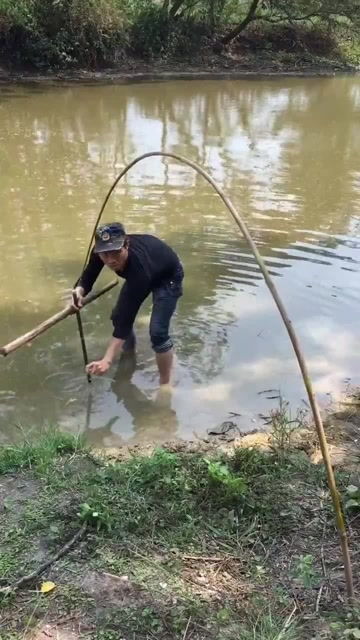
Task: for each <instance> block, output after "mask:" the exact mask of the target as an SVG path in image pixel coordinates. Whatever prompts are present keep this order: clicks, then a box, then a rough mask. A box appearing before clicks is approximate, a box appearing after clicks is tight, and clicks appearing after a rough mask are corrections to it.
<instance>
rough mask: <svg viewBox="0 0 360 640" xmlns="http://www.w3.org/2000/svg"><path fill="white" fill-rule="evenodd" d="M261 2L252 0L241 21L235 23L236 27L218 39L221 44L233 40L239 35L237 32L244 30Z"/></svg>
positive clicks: (253, 17)
mask: <svg viewBox="0 0 360 640" xmlns="http://www.w3.org/2000/svg"><path fill="white" fill-rule="evenodd" d="M261 2H262V0H252V3H251V5H250V8H249V11H248V14H247V16H246V17H245V18H244V20H243V21H242V22H240V24H238V25H237V27H235V29H233V30H232V31H230V32H229V33H227V34H226V36H224V37H223V38H222V39H221V40H220V42H221V44H223V45H227V44H229V43H230V42H231V41H232V40H234V38H236V37H237V36H238V35H239V33H241V32H242V31H244V29H245V28H246V27H247V26H248V24H249V22H252V21H253V20H254V19H255V14H256V11H257V8H258V6H259V4H260V3H261Z"/></svg>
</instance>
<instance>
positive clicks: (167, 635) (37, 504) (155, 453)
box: [0, 418, 360, 640]
mask: <svg viewBox="0 0 360 640" xmlns="http://www.w3.org/2000/svg"><path fill="white" fill-rule="evenodd" d="M337 419H343V418H337ZM332 423H333V421H332ZM329 427H330V424H329ZM337 432H338V426H337V427H336V430H334V431H331V428H330V429H329V428H328V433H329V440H332V441H333V446H337V445H335V440H336V439H337V435H338V434H337ZM342 444H344V442H343V438H342ZM317 451H318V447H317V443H316V436H315V434H314V432H313V430H312V429H310V430H309V429H300V430H297V431H296V432H293V431H292V430H291V424H290V422H289V423H286V424H284V425H283V430H282V435H281V433H279V430H278V428H277V429H276V428H273V429H272V430H271V431H270V433H269V434H263V433H261V434H259V433H254V434H248V435H244V436H243V437H240V438H238V439H236V441H234V442H232V443H221V444H220V445H219V444H218V443H217V442H211V443H206V442H202V443H201V442H198V443H185V442H180V441H179V442H176V443H175V442H172V443H167V444H163V445H162V446H161V448H158V447H155V448H152V449H151V450H148V451H146V450H145V448H143V449H140V450H139V448H136V447H135V448H133V449H132V450H129V449H128V451H127V455H124V451H122V452H121V455H118V456H117V457H115V458H114V452H112V454H111V455H110V458H111V459H110V460H109V456H106V457H105V456H104V455H103V453H100V452H97V451H94V450H92V449H88V448H86V447H85V446H84V444H83V443H82V442H81V440H79V439H77V438H74V437H73V436H69V435H67V434H62V433H60V432H58V431H56V430H54V431H51V432H47V433H44V434H42V435H41V436H40V437H39V439H38V440H37V442H36V443H35V444H31V443H29V442H25V443H24V444H22V445H19V446H13V447H10V446H4V447H2V448H0V504H1V510H2V512H3V513H5V514H6V518H2V519H1V521H0V535H1V539H2V548H1V551H0V573H1V585H3V587H4V586H5V587H6V585H11V584H14V582H15V581H16V580H17V579H18V578H19V577H20V576H22V575H24V574H27V573H28V572H29V571H30V570H31V571H32V570H34V569H36V568H38V567H39V566H41V564H42V562H43V561H44V560H46V559H47V558H49V557H50V558H51V556H54V554H55V553H57V552H58V551H59V549H61V548H63V546H64V545H66V544H67V543H68V542H69V539H70V538H71V537H73V536H74V535H75V536H76V535H77V533H78V532H79V531H80V530H83V534H82V535H81V537H79V538H78V540H77V541H76V543H75V544H74V545H73V547H72V548H71V549H70V550H69V551H68V552H67V553H66V555H64V557H63V558H62V559H59V560H57V561H56V562H53V563H52V564H51V565H50V567H49V568H48V569H47V570H46V571H44V572H43V573H42V574H41V575H39V576H38V577H35V578H33V579H32V580H31V581H30V582H29V583H27V584H25V585H23V586H22V587H21V588H20V589H19V590H18V591H17V592H16V593H15V592H14V593H12V592H11V590H10V593H8V594H7V595H4V596H3V597H2V600H1V601H0V638H1V640H20V639H21V640H23V639H24V638H25V639H26V640H48V638H49V637H50V638H52V637H54V638H55V637H56V638H60V639H62V638H64V639H65V637H66V638H70V639H71V640H78V639H79V638H82V637H87V638H91V640H118V639H119V638H120V637H121V638H127V637H131V638H135V640H143V639H144V638H148V637H149V633H150V632H151V633H152V634H154V635H155V637H156V638H157V640H170V639H172V638H174V639H175V638H182V637H186V636H187V634H189V637H190V635H191V637H192V638H194V640H205V639H209V640H215V639H216V640H218V638H220V637H221V638H223V639H224V640H231V639H232V640H233V638H234V637H238V635H239V637H240V633H241V634H242V635H241V638H244V640H248V639H250V638H253V637H259V640H260V639H261V640H263V639H264V640H265V639H268V638H270V637H271V638H273V637H277V635H278V634H280V633H281V634H282V635H281V638H282V640H302V638H305V637H307V638H311V637H316V638H323V639H326V640H327V639H329V640H330V639H331V640H333V639H334V640H345V638H347V639H348V638H352V637H354V638H355V637H356V635H355V632H357V631H356V630H357V629H358V619H359V617H358V615H359V612H358V610H356V609H354V610H353V609H348V608H347V606H346V604H345V602H346V597H345V585H344V580H343V572H342V570H341V569H339V567H341V554H340V551H339V543H338V537H337V533H336V530H335V528H334V521H333V514H332V508H331V501H330V496H329V492H328V490H327V485H326V478H325V473H324V468H323V465H322V464H321V459H319V458H316V457H314V455H315V454H316V452H317ZM359 459H360V458H358V461H359ZM358 461H357V467H356V468H355V469H354V468H350V469H349V468H348V463H349V460H348V459H347V456H346V454H345V456H343V457H342V460H341V461H338V462H337V463H336V468H337V480H338V486H339V489H340V492H341V494H342V497H343V499H345V500H346V491H347V489H346V487H347V486H348V485H349V484H354V483H357V482H358V483H359V484H360V476H359V464H358ZM334 464H335V463H334ZM299 522H301V528H300V530H299ZM358 525H359V517H358V515H357V512H356V514H355V516H354V518H353V517H352V516H351V515H349V514H348V531H349V535H350V547H351V552H352V554H353V562H354V576H355V587H356V591H357V593H358V590H359V589H360V584H359V580H358V578H359V573H358V569H359V568H360V567H358V564H359V558H358V556H357V555H356V552H354V550H355V549H356V546H357V545H358V544H359V543H360V528H359V526H358ZM304 532H305V535H303V533H304ZM47 581H50V582H51V583H52V584H50V591H49V592H48V593H47V594H45V593H42V592H41V588H42V587H44V582H47ZM47 587H48V588H49V585H47ZM358 595H359V596H360V592H359V593H358ZM287 621H289V622H288V624H287ZM286 624H287V626H286ZM186 629H187V633H185V631H186ZM352 630H354V636H352V635H351V634H352ZM119 634H120V635H119ZM150 637H152V636H151V635H150Z"/></svg>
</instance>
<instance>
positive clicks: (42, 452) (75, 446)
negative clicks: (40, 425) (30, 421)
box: [0, 429, 83, 474]
mask: <svg viewBox="0 0 360 640" xmlns="http://www.w3.org/2000/svg"><path fill="white" fill-rule="evenodd" d="M82 448H83V443H82V441H81V439H79V438H77V437H75V436H73V435H70V434H66V433H61V432H59V431H57V430H56V429H53V430H47V431H46V432H45V433H40V434H38V436H37V435H36V434H35V435H33V440H32V441H31V442H23V443H21V444H19V445H5V446H1V447H0V474H4V473H10V472H11V473H12V472H14V471H19V470H21V469H36V470H39V471H41V470H44V469H46V468H47V467H48V466H49V465H51V466H53V465H54V460H55V458H56V457H58V456H63V455H64V454H68V453H76V452H78V451H81V449H82Z"/></svg>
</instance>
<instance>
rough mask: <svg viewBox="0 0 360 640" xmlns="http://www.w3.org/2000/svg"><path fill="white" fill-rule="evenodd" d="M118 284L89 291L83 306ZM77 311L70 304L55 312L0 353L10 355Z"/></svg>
mask: <svg viewBox="0 0 360 640" xmlns="http://www.w3.org/2000/svg"><path fill="white" fill-rule="evenodd" d="M117 284H118V281H117V280H114V281H113V282H110V284H108V285H106V287H104V288H103V289H100V291H95V292H94V293H89V295H87V296H86V298H85V299H84V303H83V306H84V307H85V306H86V305H88V304H90V302H94V300H97V298H100V296H103V295H104V293H107V292H108V291H110V290H111V289H113V287H115V286H116V285H117ZM75 313H76V309H74V307H72V306H71V305H68V306H67V307H65V309H62V311H59V312H58V313H55V315H53V316H51V318H48V319H47V320H44V322H42V323H41V324H39V325H38V326H37V327H35V328H34V329H32V330H31V331H28V332H27V333H24V335H22V336H19V338H16V339H15V340H13V341H12V342H9V343H8V344H5V345H4V346H3V347H1V348H0V354H1V355H2V356H7V355H9V353H12V352H13V351H16V349H19V348H20V347H22V346H23V345H24V344H27V343H28V342H31V341H32V340H34V338H37V337H38V336H40V335H41V334H42V333H44V332H45V331H47V330H48V329H50V328H51V327H54V326H55V325H56V324H58V323H59V322H61V320H64V319H65V318H67V317H68V316H72V315H74V314H75Z"/></svg>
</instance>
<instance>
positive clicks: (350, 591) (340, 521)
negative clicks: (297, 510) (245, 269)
mask: <svg viewBox="0 0 360 640" xmlns="http://www.w3.org/2000/svg"><path fill="white" fill-rule="evenodd" d="M159 156H160V157H165V158H172V159H173V160H177V161H178V162H182V163H183V164H186V165H188V166H190V167H192V168H193V169H194V170H195V171H197V172H198V173H199V174H200V175H202V176H203V178H205V180H207V182H209V184H211V186H212V187H213V188H214V189H215V191H216V193H217V194H218V195H219V196H220V198H221V200H222V201H223V203H224V204H225V206H226V208H227V209H228V211H230V213H231V215H232V217H233V219H234V221H235V222H236V224H237V226H238V227H239V229H240V230H241V232H242V234H243V236H244V238H245V240H246V242H247V244H248V246H249V248H250V249H251V252H252V253H253V255H254V257H255V260H256V262H257V264H258V266H259V268H260V270H261V272H262V274H263V276H264V279H265V282H266V284H267V286H268V288H269V290H270V293H271V295H272V297H273V299H274V302H275V304H276V306H277V308H278V310H279V313H280V315H281V318H282V320H283V322H284V324H285V326H286V330H287V332H288V334H289V338H290V341H291V344H292V346H293V349H294V352H295V355H296V359H297V361H298V364H299V368H300V371H301V375H302V378H303V381H304V385H305V388H306V392H307V395H308V398H309V403H310V406H311V409H312V413H313V416H314V422H315V427H316V431H317V435H318V438H319V444H320V449H321V453H322V457H323V460H324V463H325V468H326V473H327V480H328V485H329V489H330V493H331V497H332V502H333V506H334V511H335V516H336V525H337V529H338V532H339V537H340V544H341V550H342V555H343V560H344V571H345V579H346V588H347V595H348V598H349V600H350V601H351V600H353V598H354V587H353V578H352V568H351V562H350V554H349V548H348V541H347V534H346V528H345V522H344V517H343V512H342V507H341V502H340V496H339V492H338V489H337V486H336V481H335V476H334V472H333V468H332V465H331V459H330V454H329V448H328V443H327V440H326V435H325V430H324V426H323V422H322V418H321V414H320V410H319V406H318V403H317V400H316V397H315V393H314V390H313V386H312V382H311V379H310V375H309V371H308V367H307V364H306V361H305V358H304V355H303V353H302V350H301V348H300V344H299V341H298V338H297V335H296V332H295V330H294V328H293V324H292V321H291V320H290V318H289V316H288V314H287V311H286V309H285V306H284V304H283V302H282V300H281V297H280V295H279V293H278V291H277V288H276V286H275V283H274V282H273V280H272V278H271V276H270V274H269V272H268V269H267V267H266V265H265V262H264V260H263V258H262V256H261V254H260V252H259V250H258V248H257V246H256V244H255V242H254V241H253V239H252V237H251V235H250V232H249V229H248V227H247V225H246V223H245V222H244V220H243V219H242V218H241V216H240V214H239V213H238V211H237V210H236V208H235V207H234V205H233V203H232V202H231V200H230V198H228V196H227V195H226V194H225V192H224V191H223V190H222V188H221V187H219V186H218V185H217V183H216V182H215V180H214V179H213V178H212V177H211V175H210V174H209V173H207V171H205V170H204V169H203V168H202V167H201V166H200V165H198V164H197V163H196V162H193V161H192V160H188V159H187V158H185V157H183V156H181V155H178V154H176V153H168V152H162V151H151V152H149V153H144V154H143V155H141V156H138V157H137V158H135V159H134V160H133V161H132V162H130V163H129V164H128V165H127V166H126V167H125V168H124V169H123V170H122V171H121V173H120V174H119V175H118V176H117V178H116V180H115V181H114V182H113V184H112V186H111V188H110V190H109V192H108V194H107V196H106V198H105V200H104V202H103V205H102V207H101V210H100V212H99V215H98V218H97V220H96V224H95V226H94V231H93V234H92V237H91V240H90V244H89V248H88V252H87V255H86V259H85V263H84V268H85V265H86V264H87V261H88V258H89V255H90V251H91V246H92V242H93V240H94V237H95V232H96V228H97V226H98V224H99V222H100V220H101V216H102V214H103V212H104V209H105V207H106V205H107V203H108V201H109V198H110V196H111V194H112V192H113V191H114V189H115V187H116V185H117V184H118V182H119V181H120V180H121V179H122V178H123V176H124V175H125V174H126V173H127V172H128V171H129V170H130V169H131V168H132V167H134V166H135V165H136V164H137V163H138V162H140V161H142V160H145V159H146V158H151V157H159Z"/></svg>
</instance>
